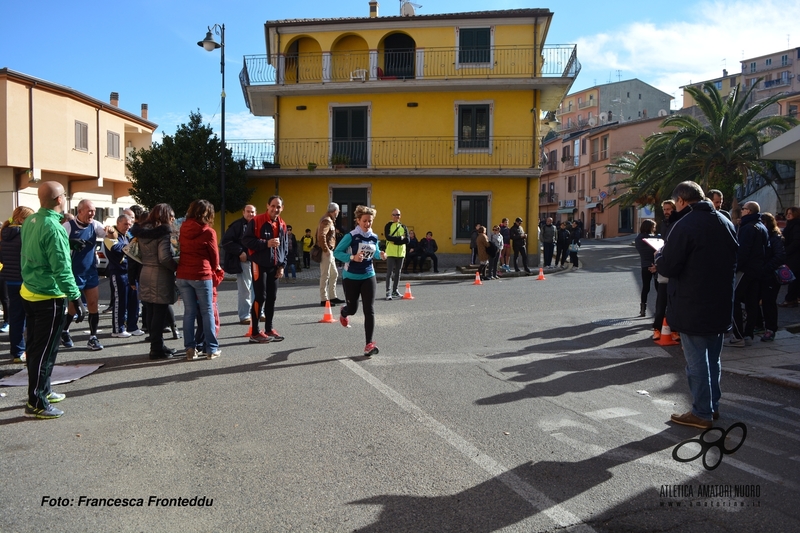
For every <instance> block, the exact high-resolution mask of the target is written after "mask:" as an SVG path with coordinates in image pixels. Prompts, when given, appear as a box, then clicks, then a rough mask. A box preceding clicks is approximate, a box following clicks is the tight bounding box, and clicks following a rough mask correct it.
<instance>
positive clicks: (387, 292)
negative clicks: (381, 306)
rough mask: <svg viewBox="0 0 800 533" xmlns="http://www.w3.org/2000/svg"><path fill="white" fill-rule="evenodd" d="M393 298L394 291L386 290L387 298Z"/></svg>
mask: <svg viewBox="0 0 800 533" xmlns="http://www.w3.org/2000/svg"><path fill="white" fill-rule="evenodd" d="M391 299H392V291H386V300H391Z"/></svg>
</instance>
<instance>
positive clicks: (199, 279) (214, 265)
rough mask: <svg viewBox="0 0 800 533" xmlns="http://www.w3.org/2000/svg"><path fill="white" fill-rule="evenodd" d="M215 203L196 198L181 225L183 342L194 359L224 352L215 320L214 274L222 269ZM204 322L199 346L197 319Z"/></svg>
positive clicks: (180, 282)
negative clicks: (195, 329) (195, 332)
mask: <svg viewBox="0 0 800 533" xmlns="http://www.w3.org/2000/svg"><path fill="white" fill-rule="evenodd" d="M213 222H214V206H213V205H212V204H211V202H209V201H207V200H195V201H194V202H192V204H191V205H190V206H189V210H188V211H187V213H186V221H185V222H184V223H183V224H182V225H181V230H180V237H179V238H178V242H179V243H180V262H179V263H178V273H177V285H178V289H180V291H181V298H183V307H184V311H183V345H184V347H185V348H186V359H188V360H189V361H193V360H195V359H200V358H201V357H203V356H205V357H207V358H208V359H215V358H217V357H219V356H220V355H222V352H221V351H220V349H219V341H218V340H217V334H216V327H215V324H214V306H213V293H214V287H213V281H212V280H213V278H214V272H215V271H216V270H220V266H219V249H218V248H217V234H216V232H215V231H214V229H213V228H212V227H211V224H212V223H213ZM196 318H199V319H200V322H201V323H202V325H203V337H204V344H205V348H204V347H203V346H197V343H196V341H195V335H194V324H195V319H196Z"/></svg>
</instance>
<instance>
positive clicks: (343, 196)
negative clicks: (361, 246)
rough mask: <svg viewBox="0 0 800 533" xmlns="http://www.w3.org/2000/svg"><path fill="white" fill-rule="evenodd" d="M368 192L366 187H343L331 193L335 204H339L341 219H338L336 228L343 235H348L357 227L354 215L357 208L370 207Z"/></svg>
mask: <svg viewBox="0 0 800 533" xmlns="http://www.w3.org/2000/svg"><path fill="white" fill-rule="evenodd" d="M367 196H368V190H367V188H366V187H342V188H334V189H333V190H332V191H331V198H332V201H333V202H336V203H337V204H339V218H337V219H336V221H335V223H336V227H337V228H338V229H339V230H340V231H341V232H342V233H348V232H350V231H352V230H353V228H354V227H355V221H354V220H353V213H355V211H356V206H359V205H369V204H368V203H367V202H368V201H369V198H368V197H367Z"/></svg>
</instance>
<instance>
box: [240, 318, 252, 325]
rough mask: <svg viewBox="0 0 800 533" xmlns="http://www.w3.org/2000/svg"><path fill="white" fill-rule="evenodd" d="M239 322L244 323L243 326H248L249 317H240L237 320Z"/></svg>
mask: <svg viewBox="0 0 800 533" xmlns="http://www.w3.org/2000/svg"><path fill="white" fill-rule="evenodd" d="M239 324H244V325H245V326H249V325H250V317H247V318H243V319H241V320H240V321H239Z"/></svg>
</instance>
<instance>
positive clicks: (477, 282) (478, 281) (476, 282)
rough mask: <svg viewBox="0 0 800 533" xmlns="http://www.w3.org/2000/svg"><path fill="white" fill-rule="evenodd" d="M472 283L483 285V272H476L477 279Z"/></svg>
mask: <svg viewBox="0 0 800 533" xmlns="http://www.w3.org/2000/svg"><path fill="white" fill-rule="evenodd" d="M472 284H473V285H483V282H482V281H481V273H480V272H475V281H474V282H473V283H472Z"/></svg>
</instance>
